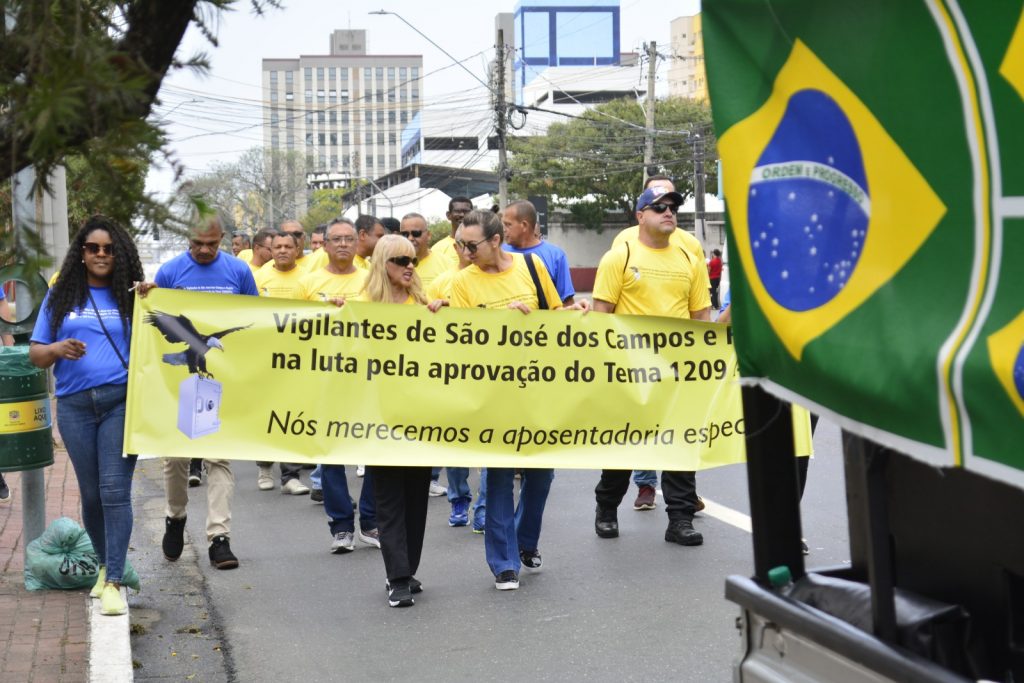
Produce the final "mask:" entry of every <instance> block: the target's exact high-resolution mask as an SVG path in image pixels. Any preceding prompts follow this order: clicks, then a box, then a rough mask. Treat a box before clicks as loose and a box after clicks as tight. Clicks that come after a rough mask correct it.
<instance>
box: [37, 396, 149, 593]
mask: <svg viewBox="0 0 1024 683" xmlns="http://www.w3.org/2000/svg"><path fill="white" fill-rule="evenodd" d="M126 393H127V386H126V385H124V384H104V385H102V386H98V387H93V388H92V389H85V390H84V391H79V392H78V393H75V394H71V395H69V396H61V397H60V398H58V399H57V427H58V428H59V429H60V435H61V438H62V439H64V445H65V446H66V447H67V449H68V457H69V458H70V459H71V464H72V465H73V466H74V468H75V476H76V477H77V478H78V490H79V493H80V494H81V496H82V523H83V524H84V525H85V530H86V532H87V533H88V534H89V539H90V540H91V541H92V547H93V549H94V550H95V551H96V557H97V558H99V561H100V564H101V565H106V567H107V581H113V582H115V583H120V582H121V579H123V578H124V564H125V558H126V557H127V556H128V541H129V539H130V538H131V536H132V521H133V518H132V473H133V472H134V471H135V460H136V456H134V455H131V456H128V457H127V458H123V457H121V449H122V446H123V444H124V403H125V396H126Z"/></svg>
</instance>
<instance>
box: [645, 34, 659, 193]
mask: <svg viewBox="0 0 1024 683" xmlns="http://www.w3.org/2000/svg"><path fill="white" fill-rule="evenodd" d="M657 56H658V43H657V42H655V41H653V40H652V41H651V42H650V43H649V44H648V45H647V103H646V105H647V111H646V112H645V114H646V115H647V121H646V128H647V131H646V132H645V133H644V185H645V186H646V185H647V179H648V178H650V177H651V171H650V168H651V166H652V165H653V164H654V103H655V100H654V77H655V74H656V71H657V64H658V63H657V61H656V59H657Z"/></svg>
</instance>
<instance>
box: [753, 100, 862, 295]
mask: <svg viewBox="0 0 1024 683" xmlns="http://www.w3.org/2000/svg"><path fill="white" fill-rule="evenodd" d="M748 207H749V208H748V214H747V216H748V224H749V227H750V230H749V235H750V247H751V251H752V253H753V255H754V265H755V267H756V268H757V273H758V275H759V276H760V278H761V281H762V282H763V283H764V286H765V289H766V291H767V292H768V294H769V295H770V296H771V297H772V298H773V299H774V300H775V301H776V302H777V303H778V304H779V305H780V306H782V307H784V308H787V309H789V310H791V311H800V312H802V311H808V310H812V309H815V308H818V307H819V306H822V305H824V304H826V303H828V302H829V301H831V300H832V299H833V298H835V297H836V295H837V294H839V292H840V291H841V290H842V288H843V287H844V286H845V285H846V283H847V282H848V281H849V280H850V276H851V275H852V273H853V271H854V269H855V268H856V267H857V264H858V262H859V261H860V257H861V254H862V253H863V251H864V241H865V238H866V237H867V230H868V219H869V218H870V216H871V197H870V195H869V193H868V184H867V178H866V176H865V173H864V160H863V157H862V155H861V150H860V145H859V143H858V141H857V137H856V136H855V135H854V132H853V127H852V126H851V125H850V121H849V119H848V118H847V117H846V114H844V113H843V110H842V109H841V108H840V107H839V105H838V104H837V103H836V101H835V100H834V99H832V98H831V97H829V96H828V95H827V94H825V93H824V92H822V91H820V90H813V89H808V90H801V91H798V92H796V93H795V94H794V95H793V96H792V97H791V98H790V100H789V103H788V104H787V106H786V111H785V114H784V115H783V117H782V120H781V121H780V122H779V125H778V127H777V128H776V130H775V133H774V135H772V138H771V140H770V141H769V142H768V145H767V146H766V147H765V149H764V152H762V154H761V156H760V158H759V159H758V161H757V166H756V167H755V168H754V170H753V173H752V174H751V179H750V197H749V204H748Z"/></svg>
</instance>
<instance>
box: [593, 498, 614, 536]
mask: <svg viewBox="0 0 1024 683" xmlns="http://www.w3.org/2000/svg"><path fill="white" fill-rule="evenodd" d="M594 531H596V532H597V535H598V536H600V537H601V538H618V537H619V513H618V511H617V510H616V509H615V508H603V507H601V506H600V505H598V506H597V516H596V517H595V518H594Z"/></svg>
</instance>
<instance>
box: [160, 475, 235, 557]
mask: <svg viewBox="0 0 1024 683" xmlns="http://www.w3.org/2000/svg"><path fill="white" fill-rule="evenodd" d="M188 462H189V459H188V458H164V496H165V498H166V499H167V516H168V517H170V518H171V519H181V518H182V517H185V515H186V512H187V509H186V508H187V506H188ZM203 462H204V463H206V484H207V486H206V542H207V543H209V542H211V541H213V539H214V537H215V536H221V535H224V536H230V535H231V498H232V497H233V496H234V495H235V475H234V474H232V472H231V463H230V462H229V461H228V460H204V461H203Z"/></svg>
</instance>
